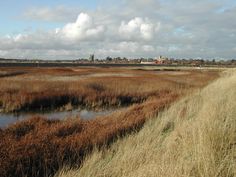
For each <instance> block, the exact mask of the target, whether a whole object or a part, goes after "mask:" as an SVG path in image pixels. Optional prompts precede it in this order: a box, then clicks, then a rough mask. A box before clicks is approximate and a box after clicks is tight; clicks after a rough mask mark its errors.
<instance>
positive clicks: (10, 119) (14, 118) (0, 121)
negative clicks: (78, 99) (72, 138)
mask: <svg viewBox="0 0 236 177" xmlns="http://www.w3.org/2000/svg"><path fill="white" fill-rule="evenodd" d="M113 111H114V110H105V111H98V112H97V111H90V110H73V111H63V112H45V113H22V114H3V113H0V127H1V128H3V127H6V126H8V125H10V124H13V123H16V122H18V121H21V120H25V119H27V118H30V117H33V116H36V115H37V116H42V117H47V118H48V119H59V120H62V119H65V118H75V117H77V116H79V117H80V118H81V119H87V120H88V119H94V118H95V117H98V116H105V115H108V114H110V113H112V112H113Z"/></svg>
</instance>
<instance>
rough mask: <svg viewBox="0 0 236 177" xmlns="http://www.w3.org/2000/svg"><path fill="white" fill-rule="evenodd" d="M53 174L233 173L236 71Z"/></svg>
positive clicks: (66, 176)
mask: <svg viewBox="0 0 236 177" xmlns="http://www.w3.org/2000/svg"><path fill="white" fill-rule="evenodd" d="M58 176H60V177H71V176H73V177H74V176H75V177H79V176H83V177H88V176H91V177H92V176H101V177H102V176H104V177H108V176H115V177H122V176H124V177H129V176H130V177H131V176H135V177H145V176H147V177H151V176H161V177H162V176H168V177H172V176H173V177H179V176H183V177H185V176H196V177H198V176H201V177H216V176H220V177H221V176H222V177H232V176H236V70H230V71H227V72H226V73H225V74H224V75H223V76H222V77H221V78H220V79H218V80H217V81H215V82H213V83H211V84H210V85H208V86H207V87H205V88H204V89H202V90H200V91H198V92H197V93H194V94H192V95H190V96H188V97H186V98H184V99H182V100H180V101H179V102H177V103H175V104H174V105H173V106H172V107H171V108H170V109H168V110H166V111H164V112H163V113H162V114H160V115H159V116H158V117H157V118H156V119H152V120H150V121H148V122H147V123H146V124H145V126H144V128H143V129H142V130H141V131H140V132H139V133H137V134H132V135H129V136H128V137H126V138H125V139H122V140H119V141H118V142H117V143H115V144H113V145H112V147H111V148H110V149H109V150H104V151H102V152H101V151H95V152H94V153H93V154H92V155H91V156H89V157H88V158H87V159H86V161H85V162H84V163H83V165H82V167H81V168H80V169H74V170H66V168H64V169H62V170H61V171H60V172H59V174H58Z"/></svg>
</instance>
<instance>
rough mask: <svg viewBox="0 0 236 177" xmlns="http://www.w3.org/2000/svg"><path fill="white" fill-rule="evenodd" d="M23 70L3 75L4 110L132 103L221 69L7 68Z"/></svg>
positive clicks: (0, 98)
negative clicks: (174, 71) (175, 73)
mask: <svg viewBox="0 0 236 177" xmlns="http://www.w3.org/2000/svg"><path fill="white" fill-rule="evenodd" d="M19 72H21V73H23V74H21V75H16V76H11V77H2V78H0V82H1V85H0V110H2V112H16V111H18V112H20V111H33V110H37V111H41V110H55V109H64V108H65V106H66V105H68V104H70V105H72V106H73V107H78V106H80V107H86V108H87V109H88V108H90V109H101V108H103V109H104V108H107V107H120V106H127V105H131V104H134V103H142V102H144V101H145V100H147V99H148V98H150V97H155V96H158V94H159V91H160V90H164V89H165V90H168V91H175V92H176V91H177V90H180V92H181V91H182V90H183V89H185V90H186V89H189V88H194V87H202V86H204V85H206V84H207V83H208V81H209V80H213V79H215V78H216V77H217V75H218V74H217V71H206V70H204V71H191V70H189V71H187V72H183V73H182V71H177V72H178V73H180V74H178V75H173V74H171V72H169V74H168V73H167V74H163V73H161V72H160V71H156V70H153V71H152V70H151V71H142V70H134V69H127V68H7V69H5V75H7V73H8V74H9V75H10V74H11V73H19ZM163 72H164V71H163ZM181 73H182V74H181Z"/></svg>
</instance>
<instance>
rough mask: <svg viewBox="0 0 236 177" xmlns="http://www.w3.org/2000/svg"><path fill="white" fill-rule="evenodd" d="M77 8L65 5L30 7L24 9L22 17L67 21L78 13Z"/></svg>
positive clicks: (37, 19)
mask: <svg viewBox="0 0 236 177" xmlns="http://www.w3.org/2000/svg"><path fill="white" fill-rule="evenodd" d="M79 10H80V9H79V8H75V7H73V8H71V7H66V6H63V5H61V6H56V7H31V8H30V9H27V10H25V12H24V13H23V18H24V19H26V20H34V21H46V22H68V20H72V19H74V17H75V15H77V14H78V11H79Z"/></svg>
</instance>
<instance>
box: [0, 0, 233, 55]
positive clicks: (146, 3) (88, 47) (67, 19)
mask: <svg viewBox="0 0 236 177" xmlns="http://www.w3.org/2000/svg"><path fill="white" fill-rule="evenodd" d="M0 24H1V28H0V57H4V58H39V59H77V58H82V57H88V56H89V54H91V53H95V56H96V57H97V58H105V57H106V56H112V57H115V56H120V57H129V58H139V57H156V56H158V55H165V56H168V57H174V58H207V59H212V58H216V59H221V58H223V59H232V58H236V55H235V54H236V1H235V0H197V1H196V0H119V1H115V0H97V1H96V0H86V1H84V0H56V1H52V0H51V1H49V0H41V1H38V0H21V1H19V0H7V1H4V0H1V1H0Z"/></svg>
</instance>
